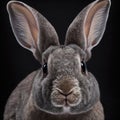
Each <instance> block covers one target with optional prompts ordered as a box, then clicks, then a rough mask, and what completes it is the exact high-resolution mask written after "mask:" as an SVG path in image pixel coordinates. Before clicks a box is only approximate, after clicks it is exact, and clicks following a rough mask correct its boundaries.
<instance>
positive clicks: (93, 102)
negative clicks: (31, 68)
mask: <svg viewBox="0 0 120 120" xmlns="http://www.w3.org/2000/svg"><path fill="white" fill-rule="evenodd" d="M103 1H106V2H110V1H108V0H101V1H98V0H97V1H95V2H93V3H91V4H90V5H88V6H87V7H86V8H85V9H84V10H83V11H82V12H81V13H80V14H79V15H78V16H77V18H76V19H75V21H73V23H72V25H71V26H72V27H69V29H68V32H67V35H66V36H67V37H66V41H65V44H66V46H60V45H59V41H58V37H57V34H56V32H55V30H54V28H53V27H52V25H51V24H50V23H49V22H48V21H47V20H46V18H44V17H43V16H42V15H41V14H40V13H38V12H37V11H36V10H34V9H33V8H31V7H29V6H28V5H26V4H24V3H22V2H19V1H10V2H9V3H8V5H7V9H8V13H9V16H10V22H11V26H12V29H13V32H14V34H15V36H16V38H17V40H18V42H19V43H20V45H22V46H23V47H25V48H27V49H28V50H31V49H32V50H31V51H32V52H33V54H34V56H35V57H36V58H37V59H38V60H39V62H40V63H41V64H42V65H44V63H47V73H44V71H43V68H40V69H38V70H37V71H35V72H33V73H31V74H30V75H28V76H27V77H26V78H25V79H24V80H23V81H22V82H21V83H20V84H19V85H18V86H17V87H16V88H15V90H14V91H13V92H12V94H11V95H10V97H9V99H8V101H7V104H6V107H5V112H4V120H104V110H103V107H102V104H101V102H100V91H99V85H98V83H97V81H96V79H95V77H94V76H93V75H92V74H91V73H90V72H88V71H87V70H85V71H83V68H82V65H83V63H82V62H81V61H84V62H85V61H86V60H87V58H88V53H87V52H86V49H87V48H88V49H89V46H87V45H88V42H87V41H86V40H85V39H84V29H83V24H84V20H85V19H86V18H85V17H86V16H87V12H88V11H90V9H91V8H92V6H93V5H94V6H95V5H96V4H97V3H98V2H103ZM100 7H102V6H100ZM107 7H108V8H109V5H108V3H107V4H106V6H105V7H104V8H106V9H107ZM101 9H102V8H101ZM104 10H105V9H102V10H101V11H99V12H100V14H101V13H103V11H104ZM23 11H24V12H23ZM86 11H87V12H86ZM25 12H26V13H25ZM33 13H34V14H33ZM83 13H84V14H83ZM100 14H99V15H100ZM79 17H81V18H80V20H79V19H78V18H79ZM99 17H100V16H99ZM18 18H19V20H18ZM28 18H31V19H30V20H28V21H27V19H28ZM94 19H96V18H94ZM97 19H98V17H97ZM20 20H21V21H22V22H21V21H20ZM31 20H33V21H31ZM100 20H102V21H103V22H104V21H105V22H106V18H105V20H104V17H103V18H102V19H100ZM13 21H14V22H13ZM76 21H77V22H76ZM87 22H88V21H87ZM25 23H26V24H27V25H28V26H26V27H27V28H25V29H24V27H23V26H24V24H25ZM18 24H19V28H18ZM33 24H34V27H35V28H33ZM77 26H78V27H80V29H78V27H77ZM91 26H92V28H90V29H94V24H93V23H92V25H91ZM95 26H96V24H95ZM98 26H100V27H101V24H100V25H98ZM18 29H19V30H21V32H22V34H21V33H19V32H18ZM34 29H36V31H37V30H38V31H37V32H38V33H36V32H35V33H34V31H33V30H34ZM95 29H96V27H95ZM97 29H101V28H97ZM104 29H105V28H103V31H102V29H101V31H102V34H103V32H104ZM71 31H72V32H71ZM26 34H27V35H28V36H27V35H26ZM91 34H92V35H91ZM93 34H96V32H94V31H93V32H91V31H90V32H89V34H88V36H89V35H91V36H96V35H93ZM22 35H23V36H22ZM72 35H73V39H71V37H72ZM75 37H76V38H75ZM79 37H80V39H79ZM23 38H24V39H23ZM28 38H30V39H28ZM88 38H89V37H88ZM81 40H82V41H81ZM86 42H87V43H86ZM89 42H90V41H89ZM92 42H93V41H92ZM92 42H90V44H91V43H92ZM95 44H96V45H97V44H98V42H97V43H95ZM92 45H93V44H92ZM93 46H94V45H93ZM33 48H34V50H33Z"/></svg>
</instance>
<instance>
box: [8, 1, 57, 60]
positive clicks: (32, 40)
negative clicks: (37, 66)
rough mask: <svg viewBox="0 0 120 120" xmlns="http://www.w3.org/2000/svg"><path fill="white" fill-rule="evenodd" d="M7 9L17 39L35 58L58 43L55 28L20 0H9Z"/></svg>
mask: <svg viewBox="0 0 120 120" xmlns="http://www.w3.org/2000/svg"><path fill="white" fill-rule="evenodd" d="M7 10H8V13H9V18H10V23H11V26H12V30H13V32H14V35H15V37H16V39H17V41H18V42H19V44H20V45H21V46H22V47H24V48H26V49H28V50H30V51H32V52H33V54H34V56H35V57H36V58H37V59H41V54H42V52H43V51H44V50H45V49H47V48H48V47H49V46H50V45H59V41H58V36H57V33H56V31H55V29H54V28H53V26H52V25H51V24H50V23H49V22H48V21H47V20H46V18H45V17H43V16H42V15H41V14H40V13H38V12H37V11H36V10H35V9H33V8H31V7H30V6H28V5H26V4H25V3H22V2H20V1H10V2H9V3H8V4H7Z"/></svg>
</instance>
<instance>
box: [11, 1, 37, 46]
mask: <svg viewBox="0 0 120 120" xmlns="http://www.w3.org/2000/svg"><path fill="white" fill-rule="evenodd" d="M12 7H13V9H15V10H17V11H18V12H19V13H21V14H23V15H24V17H25V19H26V20H27V21H28V25H29V28H30V32H31V34H32V37H33V40H34V43H35V45H36V46H37V40H38V34H39V33H38V31H39V30H38V26H37V23H36V20H35V17H34V16H33V14H32V13H31V11H30V10H29V9H27V8H26V7H25V6H23V5H22V4H20V3H13V4H12ZM28 38H29V37H28ZM27 46H28V45H27ZM29 47H31V46H29Z"/></svg>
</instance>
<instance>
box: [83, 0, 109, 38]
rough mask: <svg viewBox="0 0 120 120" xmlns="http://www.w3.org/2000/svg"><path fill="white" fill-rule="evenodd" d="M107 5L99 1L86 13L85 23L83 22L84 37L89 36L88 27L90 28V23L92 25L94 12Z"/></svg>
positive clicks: (105, 2)
mask: <svg viewBox="0 0 120 120" xmlns="http://www.w3.org/2000/svg"><path fill="white" fill-rule="evenodd" d="M107 4H108V2H107V1H102V2H101V1H100V2H98V3H97V4H95V5H94V6H93V7H92V8H91V10H90V11H89V12H88V15H87V17H86V21H85V34H86V37H87V38H88V35H89V32H90V27H91V23H92V20H93V18H94V15H95V13H96V11H98V10H99V9H100V8H102V7H104V6H106V5H107Z"/></svg>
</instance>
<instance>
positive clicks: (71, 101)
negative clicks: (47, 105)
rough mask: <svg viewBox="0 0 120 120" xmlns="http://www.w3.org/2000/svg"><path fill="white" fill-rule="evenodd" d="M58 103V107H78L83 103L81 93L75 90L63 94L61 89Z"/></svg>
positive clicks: (57, 97) (57, 99)
mask: <svg viewBox="0 0 120 120" xmlns="http://www.w3.org/2000/svg"><path fill="white" fill-rule="evenodd" d="M56 90H57V94H56V95H57V96H56V99H54V100H55V101H56V104H57V105H62V106H76V105H77V104H79V103H80V101H81V93H80V91H76V90H75V89H74V88H73V89H71V90H70V91H69V92H67V93H66V92H63V91H62V90H61V89H59V88H57V89H56Z"/></svg>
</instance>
